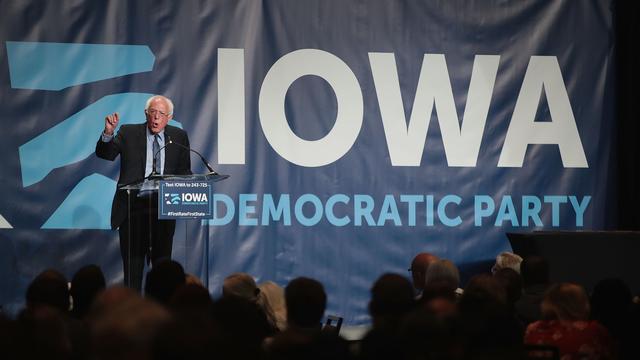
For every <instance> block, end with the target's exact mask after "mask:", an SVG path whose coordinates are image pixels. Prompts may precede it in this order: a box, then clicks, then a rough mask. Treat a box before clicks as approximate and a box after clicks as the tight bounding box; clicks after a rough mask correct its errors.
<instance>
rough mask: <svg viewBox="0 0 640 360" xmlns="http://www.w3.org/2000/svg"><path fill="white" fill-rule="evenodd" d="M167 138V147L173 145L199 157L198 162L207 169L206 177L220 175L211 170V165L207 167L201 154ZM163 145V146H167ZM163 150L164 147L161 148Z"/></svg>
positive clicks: (207, 164)
mask: <svg viewBox="0 0 640 360" xmlns="http://www.w3.org/2000/svg"><path fill="white" fill-rule="evenodd" d="M166 137H167V145H169V144H174V145H178V146H179V147H181V148H183V149H186V150H189V151H191V152H193V153H195V154H196V155H198V156H199V157H200V160H201V161H202V163H203V164H204V166H206V167H207V170H209V173H208V174H207V175H220V174H218V172H216V171H215V170H213V168H212V167H211V165H209V163H208V162H207V160H206V159H205V158H204V156H202V154H200V153H199V152H197V151H195V150H193V149H192V148H190V147H188V146H185V145H182V144H180V143H177V142H174V141H172V140H171V137H170V136H169V135H167V136H166ZM167 145H165V146H167ZM163 148H164V147H163ZM153 160H155V157H154V158H153Z"/></svg>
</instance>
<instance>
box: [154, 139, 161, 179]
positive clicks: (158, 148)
mask: <svg viewBox="0 0 640 360" xmlns="http://www.w3.org/2000/svg"><path fill="white" fill-rule="evenodd" d="M159 138H160V136H159V135H158V134H155V135H153V156H157V159H156V161H155V163H156V168H155V169H153V170H154V172H155V173H156V174H160V159H161V158H162V157H161V156H160V154H159V153H158V151H159V150H160V143H159V142H158V139H159Z"/></svg>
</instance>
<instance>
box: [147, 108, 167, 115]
mask: <svg viewBox="0 0 640 360" xmlns="http://www.w3.org/2000/svg"><path fill="white" fill-rule="evenodd" d="M147 114H149V115H151V116H153V115H155V114H158V115H160V116H162V117H167V116H169V114H167V113H166V112H163V111H160V110H156V109H147Z"/></svg>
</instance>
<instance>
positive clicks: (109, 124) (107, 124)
mask: <svg viewBox="0 0 640 360" xmlns="http://www.w3.org/2000/svg"><path fill="white" fill-rule="evenodd" d="M118 121H120V115H118V113H117V112H116V113H113V114H109V115H107V117H105V118H104V134H105V135H113V131H114V130H115V129H116V127H118Z"/></svg>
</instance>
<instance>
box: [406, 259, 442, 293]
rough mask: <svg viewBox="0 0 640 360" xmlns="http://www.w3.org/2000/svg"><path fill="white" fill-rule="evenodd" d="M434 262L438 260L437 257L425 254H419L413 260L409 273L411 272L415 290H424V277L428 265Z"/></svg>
mask: <svg viewBox="0 0 640 360" xmlns="http://www.w3.org/2000/svg"><path fill="white" fill-rule="evenodd" d="M436 260H438V257H437V256H435V255H433V254H430V253H426V252H423V253H419V254H418V255H416V256H415V257H414V258H413V261H411V267H410V268H409V271H410V272H411V278H412V280H413V287H414V288H416V289H417V290H422V289H424V285H425V276H426V275H427V270H428V269H429V265H430V264H432V263H433V262H435V261H436Z"/></svg>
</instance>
